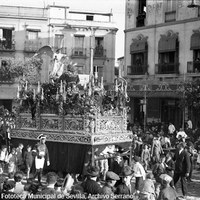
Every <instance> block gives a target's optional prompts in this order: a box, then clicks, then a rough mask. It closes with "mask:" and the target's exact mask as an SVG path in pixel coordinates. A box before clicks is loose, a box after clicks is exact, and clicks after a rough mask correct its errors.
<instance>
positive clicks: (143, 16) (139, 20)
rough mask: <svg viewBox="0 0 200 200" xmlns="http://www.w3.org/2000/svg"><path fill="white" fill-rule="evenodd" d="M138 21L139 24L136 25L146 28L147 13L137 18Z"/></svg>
mask: <svg viewBox="0 0 200 200" xmlns="http://www.w3.org/2000/svg"><path fill="white" fill-rule="evenodd" d="M136 19H137V24H136V26H137V27H142V26H145V19H146V13H141V14H139V15H138V16H137V17H136Z"/></svg>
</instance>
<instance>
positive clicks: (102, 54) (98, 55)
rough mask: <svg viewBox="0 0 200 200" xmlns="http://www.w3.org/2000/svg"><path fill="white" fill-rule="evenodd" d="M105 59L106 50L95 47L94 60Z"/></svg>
mask: <svg viewBox="0 0 200 200" xmlns="http://www.w3.org/2000/svg"><path fill="white" fill-rule="evenodd" d="M105 57H106V49H103V48H98V47H96V48H95V49H94V58H105Z"/></svg>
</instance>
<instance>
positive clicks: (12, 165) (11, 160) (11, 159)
mask: <svg viewBox="0 0 200 200" xmlns="http://www.w3.org/2000/svg"><path fill="white" fill-rule="evenodd" d="M16 163H17V156H16V149H15V148H12V150H11V153H10V154H9V155H8V173H15V172H16Z"/></svg>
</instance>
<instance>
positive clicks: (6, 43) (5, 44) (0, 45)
mask: <svg viewBox="0 0 200 200" xmlns="http://www.w3.org/2000/svg"><path fill="white" fill-rule="evenodd" d="M0 51H15V42H14V40H13V41H11V40H5V39H0Z"/></svg>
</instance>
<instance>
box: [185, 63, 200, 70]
mask: <svg viewBox="0 0 200 200" xmlns="http://www.w3.org/2000/svg"><path fill="white" fill-rule="evenodd" d="M187 73H200V61H193V62H192V61H190V62H187Z"/></svg>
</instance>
